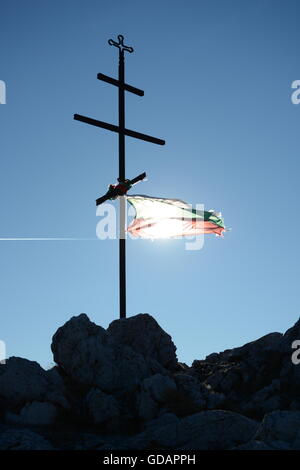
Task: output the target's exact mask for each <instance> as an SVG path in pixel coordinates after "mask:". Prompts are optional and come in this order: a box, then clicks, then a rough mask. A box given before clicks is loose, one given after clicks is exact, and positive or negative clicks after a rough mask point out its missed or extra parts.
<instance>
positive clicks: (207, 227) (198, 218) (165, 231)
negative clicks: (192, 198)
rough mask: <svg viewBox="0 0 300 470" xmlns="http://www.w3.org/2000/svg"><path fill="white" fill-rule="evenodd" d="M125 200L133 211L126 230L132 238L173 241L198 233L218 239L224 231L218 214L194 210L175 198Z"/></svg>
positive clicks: (140, 196) (137, 197)
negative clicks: (172, 239)
mask: <svg viewBox="0 0 300 470" xmlns="http://www.w3.org/2000/svg"><path fill="white" fill-rule="evenodd" d="M126 199H127V201H128V202H129V203H130V204H131V205H132V206H133V207H134V209H135V218H134V219H133V221H132V222H131V224H130V225H129V227H128V228H127V231H128V232H130V233H131V234H132V235H134V236H135V237H140V238H151V239H154V238H173V237H182V236H192V235H197V234H201V233H215V234H216V235H217V236H222V234H223V232H224V231H225V230H226V228H225V225H224V220H223V219H222V217H221V216H222V214H221V213H216V212H214V211H213V210H210V211H199V210H195V209H192V208H191V206H190V205H189V204H187V203H186V202H184V201H180V200H179V199H164V198H158V197H150V196H143V195H135V196H126Z"/></svg>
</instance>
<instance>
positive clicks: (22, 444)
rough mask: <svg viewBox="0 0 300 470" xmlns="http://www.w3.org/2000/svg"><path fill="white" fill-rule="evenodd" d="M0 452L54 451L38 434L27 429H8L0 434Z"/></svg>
mask: <svg viewBox="0 0 300 470" xmlns="http://www.w3.org/2000/svg"><path fill="white" fill-rule="evenodd" d="M0 450H54V448H53V446H52V445H51V444H50V442H48V441H47V440H46V439H44V438H43V437H42V436H40V435H39V434H36V433H35V432H32V431H30V430H29V429H22V430H21V429H8V430H6V431H3V432H1V433H0Z"/></svg>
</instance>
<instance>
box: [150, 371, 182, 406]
mask: <svg viewBox="0 0 300 470" xmlns="http://www.w3.org/2000/svg"><path fill="white" fill-rule="evenodd" d="M142 389H143V390H144V391H145V392H148V394H149V395H150V397H151V398H152V399H153V400H155V401H156V402H157V403H165V401H166V398H167V394H168V392H170V390H176V383H175V381H174V380H173V379H172V378H171V377H169V376H167V375H162V374H155V375H152V376H151V377H148V378H147V379H144V380H143V382H142Z"/></svg>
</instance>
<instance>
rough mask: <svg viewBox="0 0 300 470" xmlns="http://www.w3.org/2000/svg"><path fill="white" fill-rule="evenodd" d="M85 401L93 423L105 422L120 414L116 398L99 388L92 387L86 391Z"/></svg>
mask: <svg viewBox="0 0 300 470" xmlns="http://www.w3.org/2000/svg"><path fill="white" fill-rule="evenodd" d="M86 403H87V408H88V412H89V415H90V417H91V419H92V421H93V423H94V424H102V423H105V422H107V421H108V420H110V419H112V418H115V417H117V416H119V414H120V410H119V407H118V403H117V401H116V399H115V398H114V397H113V396H111V395H107V394H106V393H103V392H102V391H101V390H99V389H95V388H94V389H92V390H91V391H90V392H89V393H88V395H87V397H86Z"/></svg>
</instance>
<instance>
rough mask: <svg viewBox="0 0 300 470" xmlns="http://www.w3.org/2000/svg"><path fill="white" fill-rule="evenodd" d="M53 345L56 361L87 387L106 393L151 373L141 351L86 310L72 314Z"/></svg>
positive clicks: (132, 385)
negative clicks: (113, 334)
mask: <svg viewBox="0 0 300 470" xmlns="http://www.w3.org/2000/svg"><path fill="white" fill-rule="evenodd" d="M51 348H52V351H53V355H54V360H55V362H56V363H57V364H58V365H59V366H60V367H61V368H62V369H63V370H64V372H65V373H66V375H67V376H68V377H69V378H71V379H72V380H73V381H74V382H75V383H77V384H79V385H80V386H82V387H83V388H85V389H86V390H88V389H89V388H91V387H96V388H99V389H100V390H102V391H104V392H106V393H113V392H115V391H118V390H119V391H127V390H131V389H134V388H135V387H137V385H138V384H139V383H140V381H141V380H143V379H144V378H145V377H147V376H149V375H150V373H151V372H150V370H149V367H148V365H147V363H146V361H145V359H144V357H143V356H142V355H141V354H138V353H137V352H135V351H134V350H133V349H132V348H131V347H130V346H127V345H125V344H124V345H123V344H118V343H117V342H115V341H114V339H112V338H111V335H110V334H109V333H108V332H107V331H106V330H104V329H103V328H102V327H100V326H97V325H95V324H94V323H92V322H91V321H90V320H89V318H88V317H87V316H86V315H85V314H81V315H79V316H77V317H72V318H71V319H70V320H69V321H68V322H67V323H65V325H63V326H62V327H61V328H59V329H58V330H57V332H56V333H55V335H54V336H53V339H52V345H51Z"/></svg>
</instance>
